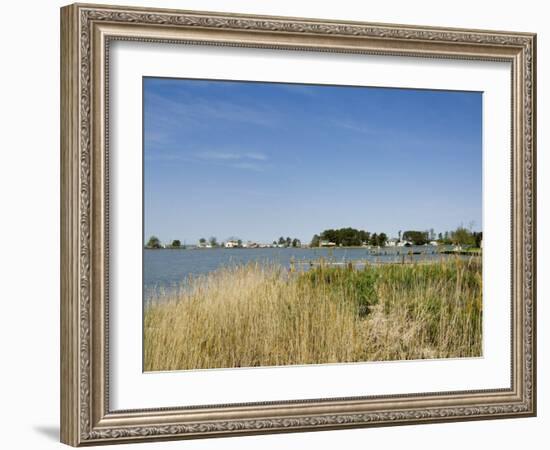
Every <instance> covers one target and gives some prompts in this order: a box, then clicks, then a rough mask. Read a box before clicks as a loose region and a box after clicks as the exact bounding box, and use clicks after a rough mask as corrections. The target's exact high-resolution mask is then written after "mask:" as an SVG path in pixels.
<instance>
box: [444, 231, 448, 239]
mask: <svg viewBox="0 0 550 450" xmlns="http://www.w3.org/2000/svg"><path fill="white" fill-rule="evenodd" d="M443 240H445V241H448V240H449V232H448V231H445V236H444V237H443Z"/></svg>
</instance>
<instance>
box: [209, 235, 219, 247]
mask: <svg viewBox="0 0 550 450" xmlns="http://www.w3.org/2000/svg"><path fill="white" fill-rule="evenodd" d="M208 242H209V243H210V245H211V246H212V247H217V246H218V239H217V238H216V237H215V236H211V237H210V239H208Z"/></svg>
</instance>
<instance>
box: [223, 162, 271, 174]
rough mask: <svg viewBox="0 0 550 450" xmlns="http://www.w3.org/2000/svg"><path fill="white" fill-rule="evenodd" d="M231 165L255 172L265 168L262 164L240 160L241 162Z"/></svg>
mask: <svg viewBox="0 0 550 450" xmlns="http://www.w3.org/2000/svg"><path fill="white" fill-rule="evenodd" d="M230 166H231V167H233V168H235V169H243V170H253V171H255V172H262V171H263V170H264V168H263V166H262V165H261V164H257V163H253V162H239V163H234V164H231V165H230Z"/></svg>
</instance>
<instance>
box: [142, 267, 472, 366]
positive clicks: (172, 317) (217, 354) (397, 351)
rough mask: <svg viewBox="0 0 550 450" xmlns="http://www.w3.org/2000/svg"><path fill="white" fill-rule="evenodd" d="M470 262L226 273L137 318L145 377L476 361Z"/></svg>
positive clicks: (200, 282)
mask: <svg viewBox="0 0 550 450" xmlns="http://www.w3.org/2000/svg"><path fill="white" fill-rule="evenodd" d="M481 279H482V278H481V261H480V258H477V257H472V258H471V259H470V260H468V261H464V260H460V259H454V260H450V261H439V262H431V263H421V264H420V263H419V264H409V265H393V264H388V265H378V266H367V267H365V268H364V269H360V270H355V269H353V268H346V267H337V268H335V267H330V266H327V265H324V264H321V265H320V266H319V267H316V268H315V269H312V270H310V271H308V272H303V273H289V272H288V271H286V270H285V269H283V268H281V267H280V266H275V265H262V264H248V265H244V266H235V267H226V268H222V269H220V270H217V271H215V272H212V273H209V274H207V275H204V276H200V277H197V278H194V279H192V280H190V282H189V286H188V287H187V288H186V289H182V290H180V291H179V292H178V293H168V294H165V295H164V297H163V298H159V299H156V301H153V302H152V303H151V304H150V305H149V306H148V307H147V308H146V309H145V314H144V350H145V351H144V366H145V370H146V371H155V370H182V369H207V368H229V367H254V366H278V365H290V364H320V363H337V362H358V361H382V360H404V359H423V358H449V357H473V356H481V331H482V299H481V296H482V281H481Z"/></svg>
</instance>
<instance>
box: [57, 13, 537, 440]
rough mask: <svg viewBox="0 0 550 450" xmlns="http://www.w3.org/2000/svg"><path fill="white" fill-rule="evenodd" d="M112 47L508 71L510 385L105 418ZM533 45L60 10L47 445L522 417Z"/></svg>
mask: <svg viewBox="0 0 550 450" xmlns="http://www.w3.org/2000/svg"><path fill="white" fill-rule="evenodd" d="M113 40H136V41H143V42H169V43H181V44H186V45H194V44H202V45H205V44H206V45H216V46H236V47H255V48H268V49H286V50H299V51H322V52H340V53H359V54H382V55H396V56H397V55H406V56H414V57H422V58H456V59H466V60H494V61H507V62H510V63H511V67H512V86H511V98H512V117H511V125H512V148H511V155H512V184H511V187H510V189H511V192H512V205H511V208H512V236H511V240H512V267H511V274H512V298H511V310H512V324H511V329H512V355H511V371H512V372H511V373H512V377H511V378H512V384H511V386H510V388H509V389H495V390H485V391H462V392H445V393H410V394H407V395H394V396H380V397H352V398H340V399H312V400H308V401H301V400H293V401H286V402H263V403H262V402H259V403H251V404H238V405H212V406H205V407H185V406H182V407H180V408H173V409H156V410H132V411H112V410H111V409H110V408H109V395H108V392H109V389H108V351H109V345H108V338H109V336H108V319H109V315H108V311H109V302H108V295H107V292H108V290H107V287H108V285H109V279H108V254H109V242H108V232H107V231H108V226H109V222H108V218H109V215H108V212H109V196H108V187H109V178H108V163H109V158H108V150H109V149H108V136H109V126H108V125H109V122H108V101H107V100H108V95H109V93H108V67H109V45H110V42H112V41H113ZM535 55H536V35H535V34H532V33H517V32H503V31H484V30H467V29H447V28H435V27H419V26H405V25H387V24H374V23H359V22H336V21H329V20H314V19H299V18H288V17H266V16H249V15H240V14H227V13H210V12H196V11H177V10H165V9H144V8H130V7H115V6H106V5H103V6H101V5H86V4H74V5H70V6H66V7H63V8H62V9H61V242H62V244H61V441H62V442H64V443H66V444H69V445H73V446H81V445H97V444H109V443H122V442H136V441H151V440H162V439H185V438H201V437H215V436H232V435H245V434H260V433H277V432H297V431H313V430H326V429H341V428H352V427H369V426H386V425H400V424H420V423H434V422H445V421H459V420H480V419H496V418H505V417H529V416H534V415H535V414H536V334H535V333H536V310H535V299H536V291H535V289H536V211H535V204H536V192H535V188H536V186H535V180H536V172H535V146H536V130H535V127H536V122H535V103H536V101H535V98H536V93H535V86H536V73H535V69H536V60H535Z"/></svg>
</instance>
